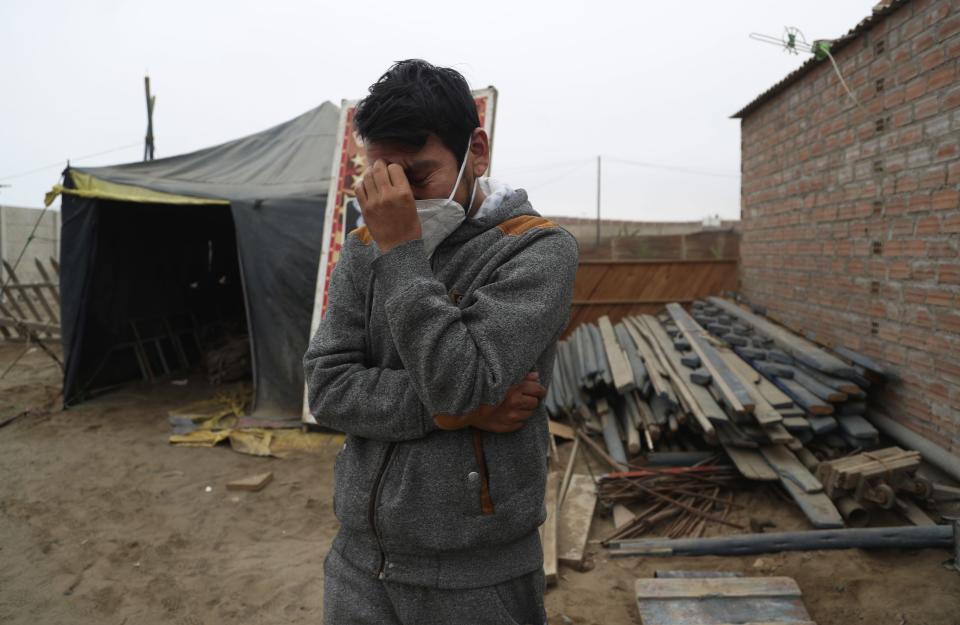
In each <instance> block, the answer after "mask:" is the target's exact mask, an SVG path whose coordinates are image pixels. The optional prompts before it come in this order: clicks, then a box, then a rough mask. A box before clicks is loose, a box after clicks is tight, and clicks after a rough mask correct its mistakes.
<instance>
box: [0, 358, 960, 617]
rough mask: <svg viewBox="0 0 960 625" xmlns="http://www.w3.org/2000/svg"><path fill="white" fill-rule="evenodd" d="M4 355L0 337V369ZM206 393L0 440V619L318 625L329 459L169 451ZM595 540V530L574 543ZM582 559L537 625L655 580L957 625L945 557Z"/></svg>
mask: <svg viewBox="0 0 960 625" xmlns="http://www.w3.org/2000/svg"><path fill="white" fill-rule="evenodd" d="M19 349H20V347H19V346H18V345H10V344H4V343H2V342H0V371H2V370H3V369H4V368H6V364H7V363H9V362H10V361H11V360H12V359H13V358H14V357H15V356H16V354H17V352H18V351H19ZM58 389H59V378H58V370H57V369H56V367H55V366H53V365H52V363H51V361H50V360H49V359H48V358H47V357H46V356H45V355H44V354H42V353H40V352H34V353H31V354H29V355H28V356H27V357H26V358H25V359H24V360H23V361H22V362H21V363H20V364H19V365H18V366H17V367H16V368H15V369H13V370H12V371H11V372H10V374H8V375H7V377H6V378H5V379H3V380H0V421H2V420H3V418H4V417H5V416H7V415H9V414H13V413H16V412H19V411H21V410H23V409H26V408H31V407H33V408H38V407H42V406H43V405H44V403H45V402H48V401H49V398H51V397H53V396H54V395H55V394H56V392H57V390H58ZM211 394H212V391H211V389H210V388H209V387H207V386H206V385H205V384H204V383H202V382H201V381H200V380H199V379H195V380H191V383H190V384H189V385H188V386H186V387H175V386H171V385H168V384H161V385H157V386H148V385H132V386H130V387H127V388H125V389H122V390H120V391H116V392H114V393H111V394H108V395H104V396H102V397H100V398H98V399H97V400H95V401H92V402H89V403H87V404H84V405H81V406H79V407H77V408H74V409H71V410H70V411H68V412H61V411H59V410H58V409H56V408H55V409H54V410H52V411H50V412H45V411H42V410H41V411H35V412H33V413H31V414H28V415H25V416H23V417H21V418H19V419H17V420H16V421H14V422H13V423H11V424H10V425H8V426H6V427H3V428H2V429H0V622H3V623H25V624H26V623H29V624H31V625H32V624H36V623H71V624H78V625H83V624H88V623H89V624H93V623H96V624H101V623H102V624H107V625H110V624H116V625H121V624H124V623H128V624H131V625H132V624H141V623H175V624H178V625H195V624H196V625H199V624H221V623H222V624H233V623H236V624H241V623H242V624H245V625H246V624H253V623H320V621H321V606H322V595H323V579H322V578H323V573H322V561H323V556H324V554H325V553H326V550H327V548H328V545H329V543H330V541H331V539H332V538H333V536H334V534H335V532H336V529H337V521H336V519H335V518H334V516H333V512H332V509H331V501H332V467H333V460H334V456H335V454H336V449H337V448H336V446H331V447H330V448H329V449H324V450H322V451H321V452H319V453H316V454H313V455H303V456H297V457H292V458H287V459H283V460H279V459H271V458H255V457H250V456H244V455H241V454H239V453H236V452H233V451H231V450H230V449H229V448H225V447H220V448H216V449H189V448H177V447H172V446H170V445H169V444H168V443H167V436H168V434H169V427H168V425H167V422H166V418H165V415H166V412H167V410H169V409H171V408H173V407H176V406H179V405H182V404H184V403H186V402H189V401H193V400H195V399H202V398H206V397H209V396H210V395H211ZM56 405H57V406H59V404H56ZM265 470H270V471H273V473H274V481H273V483H271V484H270V485H269V486H267V487H266V489H264V490H263V491H261V492H259V493H236V492H228V491H227V490H226V489H225V484H226V482H227V481H229V480H232V479H235V478H239V477H243V476H246V475H249V474H253V473H257V472H262V471H265ZM208 486H209V487H210V492H207V487H208ZM736 501H737V503H741V504H745V505H746V506H747V507H746V508H744V509H742V510H740V511H738V512H736V513H734V514H733V515H732V516H731V518H732V519H734V520H739V521H746V520H747V519H748V518H749V517H750V516H754V517H761V518H769V519H772V520H774V521H775V522H776V523H777V526H778V529H783V530H786V529H794V528H803V527H804V526H805V524H804V520H803V519H802V517H800V516H799V515H798V514H797V513H796V512H795V511H794V510H793V509H792V507H791V506H790V505H789V504H787V503H784V502H782V501H781V500H779V499H777V498H776V497H775V496H773V495H771V494H770V493H766V492H762V491H749V492H743V493H740V494H738V496H737V499H736ZM610 528H611V524H610V521H609V520H608V519H603V518H599V517H598V518H597V520H596V521H595V522H594V526H593V531H592V536H593V537H594V538H597V537H599V536H602V535H604V534H606V533H608V532H609V530H610ZM715 531H716V530H715V529H711V531H710V532H708V533H713V532H715ZM590 551H591V558H592V560H593V562H594V564H595V567H594V569H593V570H591V571H588V572H583V573H581V572H578V571H574V570H571V569H567V568H563V567H561V580H560V584H559V586H558V587H556V588H553V589H551V590H550V591H549V593H548V595H547V606H548V613H549V616H550V623H551V625H556V624H560V623H570V622H572V623H577V624H588V623H589V624H593V623H596V624H604V625H626V624H636V623H640V620H639V617H638V616H637V611H636V607H635V605H634V603H633V599H632V597H631V589H632V587H633V580H634V579H636V578H637V577H643V576H649V575H652V573H653V571H654V570H656V569H657V568H672V569H712V570H733V571H742V572H744V573H746V574H749V575H760V574H765V575H787V576H791V577H794V578H795V579H796V580H797V582H798V583H799V584H800V587H801V588H802V590H803V593H804V597H805V601H806V604H807V607H808V610H809V611H810V613H811V615H812V616H813V618H814V619H815V620H816V621H817V623H819V624H820V625H850V624H852V623H869V624H871V625H884V624H890V625H960V573H956V572H953V571H949V570H947V569H946V568H945V567H944V565H943V563H944V562H945V561H946V560H947V559H948V558H949V553H948V552H947V551H938V550H921V551H893V552H883V553H880V552H873V553H867V552H863V551H854V550H851V551H834V552H807V553H791V554H777V555H771V556H762V557H759V558H758V557H756V556H753V557H741V558H717V557H708V558H670V559H657V558H645V559H640V558H637V559H627V560H609V559H607V558H606V557H605V556H604V550H603V548H602V547H600V546H599V545H597V544H592V545H591V546H590ZM567 619H569V620H567Z"/></svg>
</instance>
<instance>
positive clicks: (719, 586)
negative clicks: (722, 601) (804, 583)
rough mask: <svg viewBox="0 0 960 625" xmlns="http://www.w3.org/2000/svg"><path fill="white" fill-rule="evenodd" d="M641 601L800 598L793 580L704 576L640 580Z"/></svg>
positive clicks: (636, 585) (639, 593)
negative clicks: (718, 598) (717, 598)
mask: <svg viewBox="0 0 960 625" xmlns="http://www.w3.org/2000/svg"><path fill="white" fill-rule="evenodd" d="M634 591H635V592H636V595H637V598H638V599H699V598H716V597H737V598H741V597H799V596H800V595H801V593H800V587H799V586H797V582H795V581H794V580H793V579H792V578H790V577H701V578H664V579H661V578H651V579H638V580H637V581H636V583H635V584H634Z"/></svg>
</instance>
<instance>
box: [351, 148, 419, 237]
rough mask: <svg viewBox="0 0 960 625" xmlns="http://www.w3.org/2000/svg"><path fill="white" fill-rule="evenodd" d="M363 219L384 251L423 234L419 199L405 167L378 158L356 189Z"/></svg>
mask: <svg viewBox="0 0 960 625" xmlns="http://www.w3.org/2000/svg"><path fill="white" fill-rule="evenodd" d="M357 200H358V201H359V203H360V210H361V211H362V212H363V222H364V223H365V224H366V225H367V228H368V229H369V230H370V235H371V236H372V237H373V240H374V241H376V242H377V247H379V248H380V251H381V252H382V253H384V254H386V253H387V252H389V251H390V250H392V249H393V248H395V247H397V246H398V245H400V244H401V243H406V242H407V241H413V240H415V239H419V238H420V237H421V230H420V218H419V217H417V202H416V200H415V199H414V198H413V191H411V190H410V183H409V182H407V176H406V174H404V173H403V168H402V167H400V165H397V164H396V163H393V164H391V165H389V166H388V165H385V164H384V162H383V161H380V160H378V161H377V162H375V163H374V164H373V167H371V168H370V171H368V172H367V173H366V175H364V177H363V182H362V183H361V184H360V187H359V188H358V189H357Z"/></svg>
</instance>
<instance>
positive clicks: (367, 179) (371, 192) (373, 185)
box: [363, 161, 380, 198]
mask: <svg viewBox="0 0 960 625" xmlns="http://www.w3.org/2000/svg"><path fill="white" fill-rule="evenodd" d="M379 163H380V161H376V162H375V163H374V164H373V167H371V168H370V169H368V170H367V171H366V172H365V173H364V174H363V186H365V187H366V188H367V195H368V196H370V197H371V198H375V197H376V196H377V195H379V193H380V189H379V188H378V185H377V179H376V176H375V175H374V173H375V172H376V171H377V164H379Z"/></svg>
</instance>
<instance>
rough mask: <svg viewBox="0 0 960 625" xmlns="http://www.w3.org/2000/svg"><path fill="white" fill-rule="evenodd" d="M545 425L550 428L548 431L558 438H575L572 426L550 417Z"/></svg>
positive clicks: (569, 439) (570, 439)
mask: <svg viewBox="0 0 960 625" xmlns="http://www.w3.org/2000/svg"><path fill="white" fill-rule="evenodd" d="M547 427H548V428H549V429H550V433H551V434H553V435H554V436H559V437H560V438H565V439H567V440H568V441H572V440H574V439H576V438H577V435H576V434H575V433H574V431H573V428H572V427H570V426H569V425H566V424H564V423H560V422H559V421H554V420H553V419H550V420H549V422H548V423H547Z"/></svg>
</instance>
